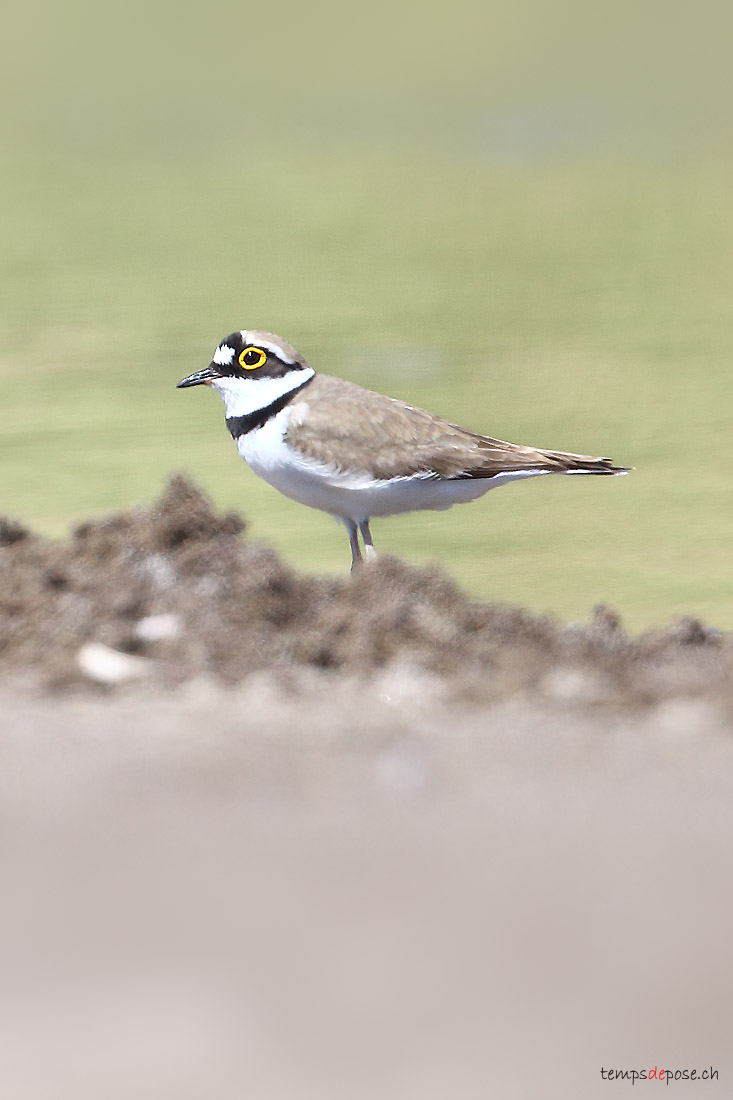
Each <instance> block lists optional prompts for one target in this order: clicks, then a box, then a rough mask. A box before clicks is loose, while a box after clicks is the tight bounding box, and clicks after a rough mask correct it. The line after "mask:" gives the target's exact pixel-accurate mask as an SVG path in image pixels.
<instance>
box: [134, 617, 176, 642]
mask: <svg viewBox="0 0 733 1100" xmlns="http://www.w3.org/2000/svg"><path fill="white" fill-rule="evenodd" d="M180 630H181V617H180V615H174V614H173V613H170V614H167V615H148V616H146V618H144V619H140V621H139V622H138V623H137V624H136V626H135V637H136V638H139V639H140V641H141V642H164V641H166V640H167V639H168V638H175V637H176V635H177V634H179V633H180Z"/></svg>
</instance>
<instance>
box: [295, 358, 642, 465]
mask: <svg viewBox="0 0 733 1100" xmlns="http://www.w3.org/2000/svg"><path fill="white" fill-rule="evenodd" d="M303 405H307V406H308V413H307V416H305V415H303V416H302V417H301V416H300V415H299V412H298V410H299V408H300V407H301V406H303ZM291 408H292V413H291V417H290V424H289V427H288V430H287V435H286V439H287V442H288V443H289V445H290V446H292V447H294V448H295V449H296V450H297V451H299V452H300V453H301V454H302V455H303V456H304V457H306V458H309V459H311V460H312V461H314V462H319V463H323V464H324V465H328V466H334V467H336V468H337V469H340V470H346V469H359V470H364V471H366V472H368V473H370V474H371V475H372V476H373V477H375V478H377V479H379V480H389V479H390V478H393V477H410V476H412V475H414V474H432V475H434V476H436V477H440V478H451V479H455V478H461V479H464V478H491V477H495V476H496V475H497V474H500V473H511V472H517V471H524V470H527V471H529V470H537V471H546V472H548V473H567V472H571V471H577V472H578V473H588V474H615V473H621V472H623V467H618V466H613V465H612V464H611V462H610V460H609V459H607V458H595V457H593V456H591V455H576V454H566V453H564V452H562V451H544V450H538V449H537V448H534V447H519V446H516V445H515V444H513V443H505V442H503V441H502V440H501V439H492V438H491V437H490V436H483V435H477V434H475V433H474V432H469V431H467V430H466V429H465V428H461V427H459V426H458V425H457V424H451V423H450V422H449V421H447V420H442V419H441V418H440V417H436V416H433V415H432V414H431V413H428V412H426V411H425V410H424V409H417V408H414V407H413V406H412V405H405V404H403V402H401V401H395V400H394V399H393V398H391V397H385V396H384V395H382V394H380V393H373V392H372V391H371V390H364V389H362V388H361V387H360V386H356V385H354V384H353V383H351V382H346V381H344V380H343V379H341V378H332V377H330V376H329V375H325V374H318V375H316V377H315V378H314V379H313V381H312V382H311V383H310V384H309V385H308V386H306V387H305V389H303V390H302V391H301V392H300V393H298V394H297V395H296V396H295V397H294V399H293V401H292V402H291ZM303 411H304V410H303Z"/></svg>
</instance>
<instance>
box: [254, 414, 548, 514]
mask: <svg viewBox="0 0 733 1100" xmlns="http://www.w3.org/2000/svg"><path fill="white" fill-rule="evenodd" d="M289 414H290V410H289V409H288V408H285V409H283V410H282V412H279V413H278V414H277V416H274V417H273V418H272V419H271V420H268V421H267V422H266V423H265V424H264V425H263V426H262V427H261V428H258V429H256V430H255V431H253V432H250V433H249V434H248V435H243V436H241V437H240V438H239V440H238V441H237V450H238V451H239V453H240V455H241V456H242V458H243V459H244V461H245V462H246V463H247V465H248V466H249V467H250V468H251V469H252V470H253V471H254V473H256V474H257V475H258V476H259V477H261V478H263V480H264V481H266V482H268V484H269V485H272V486H273V488H275V489H278V490H279V491H280V492H281V493H283V494H284V495H285V496H286V497H290V498H291V499H292V500H297V501H299V502H300V503H301V504H306V505H307V506H308V507H309V508H318V509H320V510H321V511H322V512H329V513H330V514H331V515H332V516H337V517H338V518H339V519H349V520H353V521H354V522H356V523H358V522H359V521H360V520H364V519H369V518H370V517H372V516H393V515H397V514H398V513H400V512H413V511H416V510H418V509H422V508H428V509H435V510H442V509H445V508H451V507H452V506H453V505H454V504H462V503H465V502H467V501H469V500H475V499H476V498H477V497H480V496H483V495H484V493H487V492H488V491H489V489H494V488H496V487H497V486H499V485H505V484H506V483H507V482H508V481H518V480H521V479H523V478H527V477H537V476H541V475H543V474H544V473H545V472H546V471H544V470H525V471H522V472H520V473H508V474H497V475H496V476H495V477H492V478H480V479H473V480H466V481H449V480H447V479H443V478H436V477H432V476H429V475H426V474H416V475H414V476H413V477H403V478H395V479H393V480H392V481H377V480H375V479H374V478H372V477H370V476H369V475H368V474H366V473H359V472H355V473H343V472H341V471H339V470H335V469H333V468H331V467H329V466H325V465H322V464H320V463H316V462H309V461H308V460H307V459H305V458H303V457H302V456H300V455H298V454H297V453H296V452H294V451H292V450H291V449H290V448H289V447H288V446H287V445H286V444H285V442H284V440H283V436H284V432H285V429H286V427H287V418H288V416H289Z"/></svg>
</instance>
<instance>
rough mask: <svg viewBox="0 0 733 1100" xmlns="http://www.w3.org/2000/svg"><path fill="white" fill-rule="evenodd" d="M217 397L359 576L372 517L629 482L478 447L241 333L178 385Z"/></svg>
mask: <svg viewBox="0 0 733 1100" xmlns="http://www.w3.org/2000/svg"><path fill="white" fill-rule="evenodd" d="M188 386H212V387H213V388H214V389H215V390H216V392H217V393H218V394H219V396H220V397H221V399H222V400H223V402H224V405H225V408H226V424H227V428H228V429H229V431H230V432H231V435H232V437H233V439H234V441H235V443H236V445H237V450H238V451H239V454H240V455H241V457H242V458H243V459H244V461H245V462H246V463H247V464H248V465H249V466H250V467H251V468H252V470H254V472H255V473H256V474H258V475H259V476H260V477H261V478H264V480H265V481H267V482H268V483H269V484H270V485H272V486H274V488H276V489H279V490H280V492H281V493H284V494H285V496H287V497H291V498H292V499H293V500H297V501H300V503H301V504H306V505H308V506H309V507H310V508H319V509H320V510H321V511H323V512H328V513H329V514H330V515H332V516H335V517H336V518H337V519H339V520H341V522H342V523H343V524H344V525H345V527H346V530H347V532H348V535H349V543H350V544H351V562H352V569H353V568H354V567H355V566H356V565H358V564H359V563H360V562H361V561H362V553H361V548H360V545H359V532H361V536H362V539H363V542H364V550H365V555H366V558H367V560H369V559H370V558H373V557H374V556H375V551H374V544H373V542H372V536H371V533H370V530H369V520H370V519H371V517H372V516H391V515H396V514H397V513H400V512H412V511H415V510H416V509H419V508H430V509H445V508H450V507H451V506H452V505H454V504H460V503H463V502H465V501H469V500H475V499H476V497H480V496H483V494H484V493H486V492H488V490H489V489H494V488H496V487H497V486H498V485H505V484H506V483H507V482H509V481H519V480H520V479H523V478H527V477H538V476H540V475H543V474H603V475H609V474H625V473H627V472H628V470H627V468H625V467H623V466H613V465H612V464H611V461H610V459H608V458H594V457H592V456H591V455H578V454H567V453H565V452H564V451H545V450H542V449H539V448H535V447H520V446H516V445H515V444H514V443H504V442H503V441H502V440H500V439H493V438H492V437H491V436H485V435H477V434H476V433H475V432H470V431H467V430H466V429H465V428H461V427H459V426H458V425H457V424H451V423H450V422H449V421H447V420H442V419H441V418H440V417H438V416H433V415H432V413H429V412H425V411H424V410H423V409H418V408H415V407H414V406H412V405H406V404H404V403H403V402H402V401H396V400H395V399H394V398H392V397H385V396H383V395H382V394H381V393H373V392H372V391H371V390H365V389H362V388H361V386H357V385H354V383H353V382H346V381H344V380H343V379H341V378H332V377H329V376H328V375H326V374H316V372H315V371H314V370H313V368H312V367H310V366H309V365H308V363H306V361H305V359H304V358H303V357H302V355H299V353H298V352H297V351H296V350H295V348H294V347H292V346H291V345H290V344H288V343H287V341H285V340H282V339H281V338H280V337H279V336H275V335H273V334H272V333H270V332H258V331H255V330H250V329H243V330H242V331H241V332H233V333H232V334H231V336H227V338H226V339H225V340H222V342H221V343H220V344H219V346H218V347H217V349H216V351H215V352H214V356H213V359H212V360H211V362H210V363H209V365H208V367H204V369H203V370H200V371H197V372H196V373H195V374H191V375H189V376H188V378H184V379H183V380H182V381H181V382H179V383H178V387H179V388H185V387H188Z"/></svg>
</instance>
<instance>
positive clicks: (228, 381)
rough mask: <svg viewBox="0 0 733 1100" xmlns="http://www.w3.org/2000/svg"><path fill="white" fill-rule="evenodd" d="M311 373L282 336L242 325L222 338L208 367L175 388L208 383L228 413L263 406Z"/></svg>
mask: <svg viewBox="0 0 733 1100" xmlns="http://www.w3.org/2000/svg"><path fill="white" fill-rule="evenodd" d="M313 374H314V371H313V369H312V367H309V366H308V364H307V363H306V361H305V359H304V358H303V356H302V355H299V354H298V352H297V351H296V350H295V348H294V347H293V346H292V345H291V344H289V343H288V342H287V341H286V340H282V339H281V338H280V337H279V336H275V335H274V334H273V333H271V332H258V331H256V330H254V329H242V330H241V331H240V332H233V333H231V335H229V336H227V337H226V338H225V339H224V340H222V341H221V343H220V344H219V345H218V347H217V348H216V350H215V351H214V355H213V357H212V359H211V362H210V363H209V365H208V367H204V369H203V370H199V371H196V373H195V374H189V375H188V377H187V378H183V379H182V380H181V381H180V382H179V383H178V387H177V388H178V389H188V387H189V386H212V387H213V389H215V390H216V392H217V393H218V394H219V396H220V397H221V398H222V400H223V401H224V403H225V405H226V407H227V414H229V413H230V412H233V413H238V411H239V410H240V409H241V408H255V407H260V408H261V407H264V405H266V404H267V403H268V401H270V400H273V395H275V396H280V395H282V394H285V393H287V392H288V391H289V390H292V389H296V388H297V387H299V386H300V385H301V384H302V383H303V382H305V381H306V380H307V379H308V378H311V377H312V376H313Z"/></svg>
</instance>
